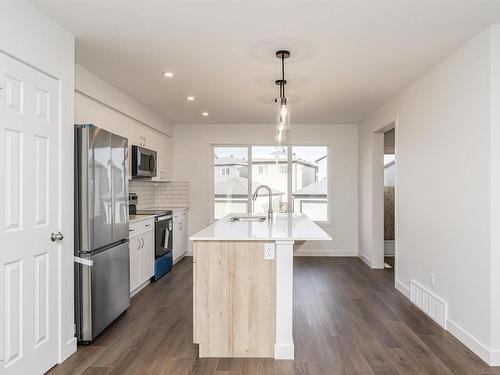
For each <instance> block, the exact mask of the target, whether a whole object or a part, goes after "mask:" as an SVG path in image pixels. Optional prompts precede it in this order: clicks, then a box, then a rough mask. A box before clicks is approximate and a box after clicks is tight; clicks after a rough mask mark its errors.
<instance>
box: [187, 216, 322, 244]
mask: <svg viewBox="0 0 500 375" xmlns="http://www.w3.org/2000/svg"><path fill="white" fill-rule="evenodd" d="M233 216H242V214H229V215H227V216H225V217H223V218H222V219H220V220H217V221H215V222H214V223H212V224H210V225H209V226H208V227H206V228H205V229H203V230H201V231H199V232H198V233H196V234H194V235H192V236H191V237H190V238H189V239H190V240H192V241H260V240H285V241H286V240H288V241H328V240H331V239H332V238H331V237H330V235H329V234H328V233H326V232H325V231H324V230H323V229H321V228H320V227H319V226H318V225H317V224H316V223H315V222H313V221H312V220H311V219H309V218H308V217H307V216H306V215H304V214H274V215H273V219H272V220H267V219H266V221H263V222H231V221H230V219H231V218H232V217H233Z"/></svg>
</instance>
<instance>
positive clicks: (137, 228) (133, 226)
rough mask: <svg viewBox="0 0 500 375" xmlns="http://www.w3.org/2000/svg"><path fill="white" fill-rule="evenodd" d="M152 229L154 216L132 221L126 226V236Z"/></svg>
mask: <svg viewBox="0 0 500 375" xmlns="http://www.w3.org/2000/svg"><path fill="white" fill-rule="evenodd" d="M153 229H154V218H152V217H151V218H149V219H144V220H140V221H134V222H133V223H130V224H129V226H128V236H129V237H132V236H135V235H136V234H139V233H144V232H147V231H150V230H153Z"/></svg>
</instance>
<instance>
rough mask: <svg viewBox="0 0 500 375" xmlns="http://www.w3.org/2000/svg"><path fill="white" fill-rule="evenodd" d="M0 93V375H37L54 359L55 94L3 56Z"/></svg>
mask: <svg viewBox="0 0 500 375" xmlns="http://www.w3.org/2000/svg"><path fill="white" fill-rule="evenodd" d="M0 88H1V91H0V244H1V246H0V359H1V363H0V373H2V374H42V373H44V372H45V371H47V370H48V369H49V368H51V367H52V366H54V365H55V364H56V363H57V358H58V310H57V309H58V294H57V291H58V289H57V288H58V285H57V283H58V278H57V272H58V251H60V245H61V241H60V240H56V241H54V242H53V241H51V239H50V236H51V232H57V231H58V229H59V228H58V226H59V223H60V220H59V215H60V202H59V195H60V193H61V192H60V191H59V179H60V176H61V171H60V168H61V166H60V160H59V156H58V155H59V152H58V149H59V139H60V132H61V126H60V125H61V119H60V116H61V113H60V112H61V111H60V88H59V82H58V81H57V80H55V79H54V78H51V77H49V76H47V75H45V74H43V73H41V72H39V71H37V70H35V69H33V68H31V67H29V66H27V65H25V64H23V63H21V62H19V61H17V60H15V59H13V58H10V57H8V56H7V55H4V54H2V53H0ZM68 178H71V177H68Z"/></svg>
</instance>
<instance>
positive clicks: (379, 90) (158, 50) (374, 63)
mask: <svg viewBox="0 0 500 375" xmlns="http://www.w3.org/2000/svg"><path fill="white" fill-rule="evenodd" d="M35 3H36V5H37V6H38V7H39V8H40V9H41V10H43V11H44V12H45V13H46V14H47V15H49V16H50V17H52V18H53V19H54V20H55V21H56V22H57V23H59V24H60V25H61V26H63V27H64V28H66V29H67V30H69V31H70V32H72V33H73V34H74V35H76V38H77V51H76V56H77V62H78V63H79V64H81V65H82V66H84V67H85V68H87V69H88V70H90V71H91V72H93V73H94V74H96V75H98V76H100V77H101V78H103V79H105V80H107V81H108V82H110V83H112V84H113V85H114V86H116V87H118V88H120V89H122V90H123V91H125V92H126V93H128V94H129V95H130V96H132V97H134V98H135V99H137V100H138V101H140V102H142V103H144V104H145V105H147V106H149V107H150V108H151V109H153V110H154V111H155V112H157V113H158V114H160V115H162V116H163V117H165V118H166V119H168V120H170V121H171V122H173V123H204V122H207V123H270V122H273V121H274V116H275V109H274V106H273V98H274V97H275V96H276V94H277V88H276V86H275V85H274V81H275V79H277V78H279V75H280V65H279V60H278V59H276V57H274V53H275V50H277V49H281V48H286V49H289V50H290V51H291V53H292V56H291V58H290V59H288V60H287V66H286V68H287V71H288V74H287V77H286V78H287V80H288V81H289V85H287V94H288V96H289V97H290V101H291V109H292V122H295V123H346V122H347V123H351V122H358V121H359V120H360V119H361V118H362V117H363V116H364V115H366V114H367V113H368V112H369V111H371V110H373V109H374V108H375V107H376V106H377V105H380V104H381V103H383V102H384V101H385V100H387V99H389V98H390V97H391V96H392V95H394V94H396V93H397V92H399V91H400V90H402V89H404V88H405V87H406V86H407V85H408V84H409V83H410V82H412V81H413V80H415V79H416V78H418V77H419V76H421V75H422V74H423V73H425V72H426V71H427V70H429V69H430V68H431V67H432V66H434V65H435V64H437V63H438V62H439V61H440V60H442V59H443V58H444V57H446V56H447V55H449V54H450V53H452V52H453V51H454V50H455V49H457V48H458V47H460V46H461V45H462V44H464V43H465V42H466V41H467V40H469V39H471V38H472V37H473V36H474V35H476V34H477V33H479V32H480V31H481V30H482V29H484V28H485V27H486V26H487V25H489V24H491V23H493V22H495V21H496V20H497V19H498V18H499V16H500V1H477V0H476V1H470V0H466V1H459V0H451V1H450V0H447V1H441V0H427V1H417V0H399V1H397V0H392V1H384V0H372V1H355V0H350V1H276V0H266V1H227V0H226V1H221V0H218V1H189V0H179V1H155V2H152V1H125V2H124V1H54V0H50V1H48V0H42V1H35ZM166 70H168V71H172V72H174V74H175V76H174V78H172V79H165V78H164V77H162V74H161V73H162V72H163V71H166ZM186 95H194V96H196V101H195V102H193V103H187V102H186V101H185V97H186ZM205 110H206V111H208V112H209V113H210V116H209V117H207V118H204V117H202V116H201V112H202V111H205Z"/></svg>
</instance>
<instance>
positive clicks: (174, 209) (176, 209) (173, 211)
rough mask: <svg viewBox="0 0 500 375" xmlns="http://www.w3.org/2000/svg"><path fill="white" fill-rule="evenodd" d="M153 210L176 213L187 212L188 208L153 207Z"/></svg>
mask: <svg viewBox="0 0 500 375" xmlns="http://www.w3.org/2000/svg"><path fill="white" fill-rule="evenodd" d="M155 210H169V211H172V213H174V214H175V213H177V212H181V211H186V210H189V207H173V208H172V207H155Z"/></svg>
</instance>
